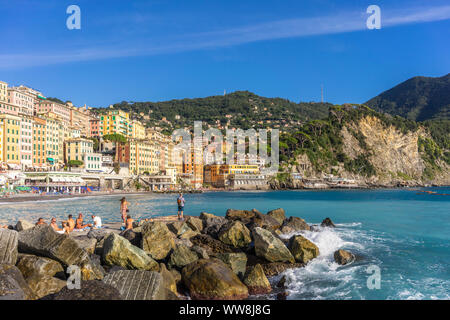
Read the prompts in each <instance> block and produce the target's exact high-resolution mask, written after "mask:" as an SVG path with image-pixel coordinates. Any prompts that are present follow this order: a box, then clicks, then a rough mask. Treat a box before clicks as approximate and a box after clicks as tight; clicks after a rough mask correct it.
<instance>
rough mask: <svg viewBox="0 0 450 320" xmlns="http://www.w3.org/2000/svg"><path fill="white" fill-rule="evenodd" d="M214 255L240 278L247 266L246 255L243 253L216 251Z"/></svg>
mask: <svg viewBox="0 0 450 320" xmlns="http://www.w3.org/2000/svg"><path fill="white" fill-rule="evenodd" d="M216 257H217V258H219V259H220V260H222V261H223V262H224V263H225V264H226V265H227V266H228V267H230V269H231V270H233V272H234V273H235V274H236V275H237V276H238V277H240V278H241V279H242V277H243V276H244V274H245V270H246V267H247V256H246V255H245V253H243V252H236V253H218V254H217V255H216Z"/></svg>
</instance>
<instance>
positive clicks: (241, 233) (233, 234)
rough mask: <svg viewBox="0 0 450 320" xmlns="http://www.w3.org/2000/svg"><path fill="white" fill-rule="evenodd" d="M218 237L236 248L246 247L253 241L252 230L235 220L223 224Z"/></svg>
mask: <svg viewBox="0 0 450 320" xmlns="http://www.w3.org/2000/svg"><path fill="white" fill-rule="evenodd" d="M218 238H219V240H220V241H222V242H223V243H225V244H228V245H230V246H233V247H235V248H245V247H247V246H248V245H250V243H251V242H252V237H251V235H250V230H248V229H247V227H246V226H245V225H244V224H243V223H242V222H240V221H233V222H231V223H229V224H227V225H225V226H223V227H222V229H221V230H220V232H219V235H218Z"/></svg>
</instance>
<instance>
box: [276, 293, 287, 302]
mask: <svg viewBox="0 0 450 320" xmlns="http://www.w3.org/2000/svg"><path fill="white" fill-rule="evenodd" d="M288 296H289V293H288V292H287V291H282V292H279V293H277V300H286V299H287V297H288Z"/></svg>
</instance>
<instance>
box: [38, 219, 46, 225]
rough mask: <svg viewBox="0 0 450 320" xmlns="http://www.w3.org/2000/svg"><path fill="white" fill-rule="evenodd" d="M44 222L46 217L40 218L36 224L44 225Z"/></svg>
mask: <svg viewBox="0 0 450 320" xmlns="http://www.w3.org/2000/svg"><path fill="white" fill-rule="evenodd" d="M42 224H46V223H45V221H44V218H39V219H38V221H37V222H36V224H35V225H36V226H39V225H42Z"/></svg>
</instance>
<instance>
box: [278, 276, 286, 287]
mask: <svg viewBox="0 0 450 320" xmlns="http://www.w3.org/2000/svg"><path fill="white" fill-rule="evenodd" d="M286 281H287V279H286V276H282V277H281V278H280V280H279V281H278V282H277V288H286Z"/></svg>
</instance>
